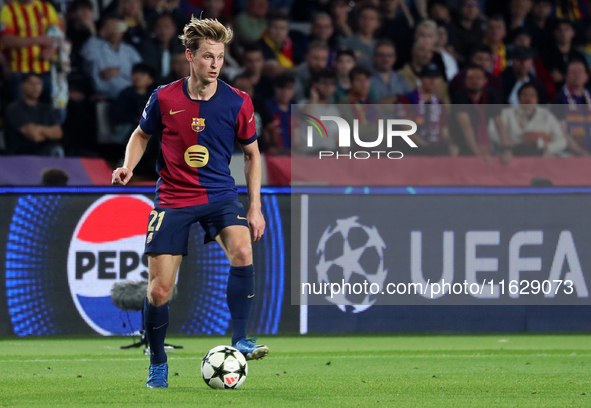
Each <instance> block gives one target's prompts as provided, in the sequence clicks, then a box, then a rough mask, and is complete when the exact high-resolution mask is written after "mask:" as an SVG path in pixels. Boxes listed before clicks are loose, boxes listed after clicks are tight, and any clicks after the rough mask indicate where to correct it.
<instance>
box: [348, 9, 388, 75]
mask: <svg viewBox="0 0 591 408" xmlns="http://www.w3.org/2000/svg"><path fill="white" fill-rule="evenodd" d="M379 28H380V13H379V10H378V9H377V8H375V7H372V6H367V7H365V6H364V7H362V8H361V10H360V11H359V27H358V29H357V31H356V32H355V34H353V35H351V36H349V37H345V38H342V39H341V41H340V42H339V47H341V48H346V49H349V50H351V51H353V53H354V54H355V59H356V61H357V64H361V65H365V66H366V67H370V66H371V61H372V59H373V50H374V47H375V44H376V40H375V38H374V35H375V34H376V32H377V30H378V29H379Z"/></svg>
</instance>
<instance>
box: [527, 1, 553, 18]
mask: <svg viewBox="0 0 591 408" xmlns="http://www.w3.org/2000/svg"><path fill="white" fill-rule="evenodd" d="M531 13H532V15H533V16H534V18H537V19H541V20H546V19H547V18H548V17H549V16H550V13H552V3H551V2H550V1H541V2H538V3H534V5H533V6H532V9H531Z"/></svg>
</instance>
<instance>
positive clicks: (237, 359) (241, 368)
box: [201, 346, 248, 389]
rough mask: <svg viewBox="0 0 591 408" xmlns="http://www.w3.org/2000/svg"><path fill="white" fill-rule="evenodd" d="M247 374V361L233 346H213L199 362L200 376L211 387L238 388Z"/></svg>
mask: <svg viewBox="0 0 591 408" xmlns="http://www.w3.org/2000/svg"><path fill="white" fill-rule="evenodd" d="M247 375H248V363H247V362H246V359H245V358H244V356H243V355H242V353H241V352H239V351H238V350H237V349H235V348H234V347H230V346H217V347H214V348H212V349H211V350H209V351H208V352H207V354H206V355H205V357H203V361H202V362H201V376H202V377H203V381H205V384H207V385H209V386H210V387H211V388H215V389H226V388H234V389H235V388H238V387H240V386H241V385H242V384H244V381H245V380H246V376H247Z"/></svg>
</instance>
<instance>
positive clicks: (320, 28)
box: [310, 15, 334, 42]
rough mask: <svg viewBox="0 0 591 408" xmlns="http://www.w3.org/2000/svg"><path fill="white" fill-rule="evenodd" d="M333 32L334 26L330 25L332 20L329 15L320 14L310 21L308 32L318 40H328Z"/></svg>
mask: <svg viewBox="0 0 591 408" xmlns="http://www.w3.org/2000/svg"><path fill="white" fill-rule="evenodd" d="M333 33H334V27H333V26H332V20H331V19H330V17H329V16H325V15H321V16H318V17H317V18H316V19H315V20H314V22H313V23H312V28H311V29H310V34H312V37H313V38H315V39H317V40H320V41H324V42H326V41H328V40H329V38H330V37H332V35H333Z"/></svg>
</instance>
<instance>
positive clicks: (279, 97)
mask: <svg viewBox="0 0 591 408" xmlns="http://www.w3.org/2000/svg"><path fill="white" fill-rule="evenodd" d="M295 90H296V85H295V78H294V76H293V75H292V74H289V73H283V74H279V75H277V77H276V78H275V81H274V83H273V92H274V96H273V98H271V99H269V100H267V104H266V105H267V109H268V111H269V114H270V115H271V117H272V122H273V125H272V126H273V127H272V132H271V133H270V136H269V140H267V141H266V143H267V146H268V148H267V152H268V153H269V154H271V155H273V156H276V155H289V154H290V150H291V110H290V107H291V106H290V105H291V103H292V102H293V97H294V95H295Z"/></svg>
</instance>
